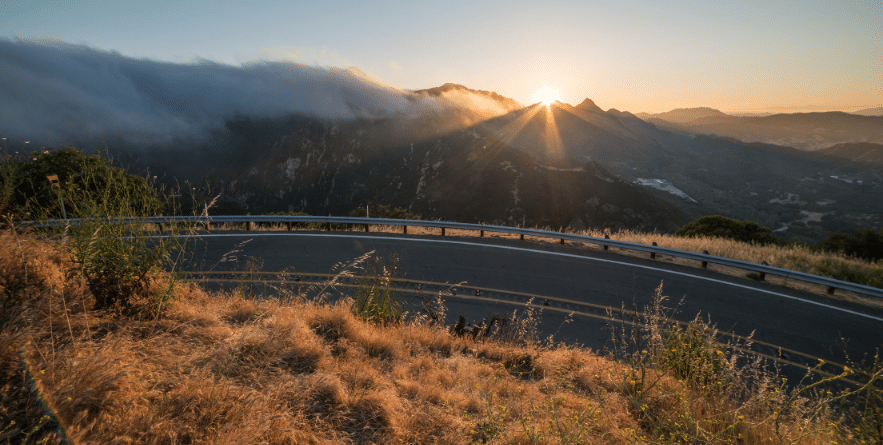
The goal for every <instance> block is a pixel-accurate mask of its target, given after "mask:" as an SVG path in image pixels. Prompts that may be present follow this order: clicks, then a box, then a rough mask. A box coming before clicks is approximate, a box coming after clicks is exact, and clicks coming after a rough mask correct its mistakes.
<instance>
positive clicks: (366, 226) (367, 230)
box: [365, 224, 371, 232]
mask: <svg viewBox="0 0 883 445" xmlns="http://www.w3.org/2000/svg"><path fill="white" fill-rule="evenodd" d="M368 227H369V226H368V224H365V231H366V232H370V231H371V229H369V228H368Z"/></svg>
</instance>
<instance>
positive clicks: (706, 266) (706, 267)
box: [702, 250, 708, 269]
mask: <svg viewBox="0 0 883 445" xmlns="http://www.w3.org/2000/svg"><path fill="white" fill-rule="evenodd" d="M702 253H703V254H705V255H708V251H707V250H703V251H702ZM702 268H703V269H708V261H702Z"/></svg>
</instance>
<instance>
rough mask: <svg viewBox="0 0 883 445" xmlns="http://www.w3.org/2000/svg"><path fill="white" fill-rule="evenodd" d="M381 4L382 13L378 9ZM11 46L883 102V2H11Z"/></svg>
mask: <svg viewBox="0 0 883 445" xmlns="http://www.w3.org/2000/svg"><path fill="white" fill-rule="evenodd" d="M371 3H378V4H371ZM0 38H6V39H26V40H33V41H62V42H66V43H71V44H81V45H87V46H89V47H91V48H95V49H98V50H102V51H114V52H118V53H120V54H121V55H123V56H127V57H134V58H143V59H150V60H155V61H166V62H174V63H188V64H190V63H201V62H205V61H210V62H215V63H221V64H228V65H233V66H241V65H249V64H254V63H256V62H260V61H265V60H272V61H276V60H286V61H295V62H298V63H303V64H306V65H310V66H319V67H340V68H348V67H351V66H354V67H357V68H359V69H360V70H361V71H363V72H364V73H366V74H367V75H368V76H369V77H370V78H371V79H374V80H376V81H378V82H380V83H382V84H385V85H389V86H392V87H394V88H399V89H405V90H415V89H422V88H430V87H434V86H439V85H442V84H444V83H447V82H453V83H458V84H462V85H465V86H467V87H469V88H473V89H482V90H491V91H495V92H498V93H500V94H503V95H504V96H508V97H512V98H514V99H516V100H518V101H520V102H522V103H524V104H530V103H533V102H535V100H533V96H534V93H535V92H537V91H538V90H540V89H542V88H547V89H548V88H552V89H556V90H558V91H559V92H560V95H561V100H562V101H564V102H567V103H571V104H574V105H575V104H577V103H579V102H581V101H582V100H583V99H584V98H591V99H593V100H594V101H595V102H596V103H597V104H598V105H599V106H600V107H602V108H603V109H605V110H606V109H609V108H616V109H619V110H622V111H631V112H634V113H638V112H650V113H655V112H664V111H668V110H671V109H674V108H686V107H698V106H709V107H713V108H717V109H720V110H722V111H724V112H799V111H827V110H841V111H857V110H860V109H864V108H871V107H879V106H883V2H880V1H878V0H856V1H818V2H817V1H810V0H806V1H798V0H793V1H784V0H766V1H645V2H639V1H630V0H625V1H618V2H594V1H585V0H583V1H551V0H544V1H536V0H535V1H532V2H526V1H503V2H493V1H482V2H479V1H474V0H473V1H458V0H451V1H445V2H431V3H430V2H423V1H418V0H409V1H384V2H365V1H364V0H362V1H334V0H328V1H322V2H294V1H272V0H266V1H262V0H246V1H240V0H174V1H169V0H151V1H144V0H112V1H106V0H0Z"/></svg>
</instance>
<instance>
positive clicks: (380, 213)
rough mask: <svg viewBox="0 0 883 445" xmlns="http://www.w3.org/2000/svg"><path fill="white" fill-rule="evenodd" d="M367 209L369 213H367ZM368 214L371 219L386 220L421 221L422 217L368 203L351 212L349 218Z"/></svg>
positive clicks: (400, 209)
mask: <svg viewBox="0 0 883 445" xmlns="http://www.w3.org/2000/svg"><path fill="white" fill-rule="evenodd" d="M366 208H367V211H366ZM366 213H367V214H368V215H369V216H370V217H371V218H384V219H420V215H415V214H413V213H411V212H408V211H407V210H405V209H403V208H401V207H390V206H388V205H383V204H374V203H370V202H369V203H367V204H364V205H362V206H359V207H356V208H355V209H353V210H352V211H351V212H350V215H349V216H355V217H359V216H365V214H366Z"/></svg>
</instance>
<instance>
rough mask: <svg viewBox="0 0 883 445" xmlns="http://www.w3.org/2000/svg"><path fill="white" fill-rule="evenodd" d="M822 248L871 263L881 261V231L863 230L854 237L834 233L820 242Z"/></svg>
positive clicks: (882, 255)
mask: <svg viewBox="0 0 883 445" xmlns="http://www.w3.org/2000/svg"><path fill="white" fill-rule="evenodd" d="M822 248H823V249H824V250H827V251H829V252H841V253H844V254H846V255H851V256H856V257H859V258H864V259H866V260H871V261H879V260H881V259H883V230H874V229H865V230H862V231H861V232H859V233H857V234H855V235H847V234H845V233H842V232H835V233H832V234H830V235H828V237H827V238H825V240H824V241H822Z"/></svg>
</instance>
